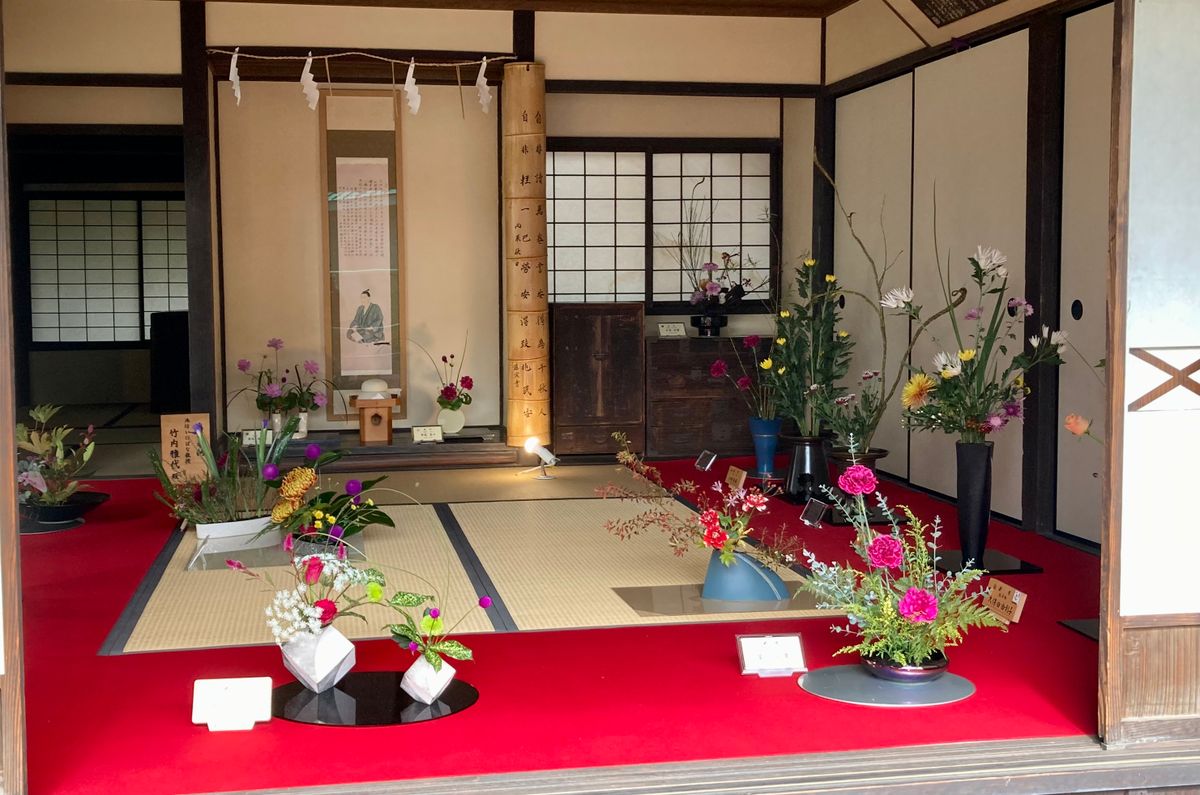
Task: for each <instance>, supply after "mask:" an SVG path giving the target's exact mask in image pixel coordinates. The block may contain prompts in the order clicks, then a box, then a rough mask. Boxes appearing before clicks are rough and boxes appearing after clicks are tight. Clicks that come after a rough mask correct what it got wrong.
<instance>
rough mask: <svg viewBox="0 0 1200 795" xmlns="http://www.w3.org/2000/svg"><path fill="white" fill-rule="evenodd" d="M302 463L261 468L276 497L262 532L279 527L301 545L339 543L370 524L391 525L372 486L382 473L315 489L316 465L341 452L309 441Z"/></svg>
mask: <svg viewBox="0 0 1200 795" xmlns="http://www.w3.org/2000/svg"><path fill="white" fill-rule="evenodd" d="M304 457H305V464H304V466H299V467H296V468H294V469H292V470H290V471H289V472H287V473H286V474H282V475H281V473H280V472H279V470H278V467H272V468H270V469H268V470H267V471H266V472H265V473H264V477H267V476H271V480H269V481H268V482H269V483H270V484H271V485H273V486H275V488H276V489H277V490H278V491H277V496H276V500H275V505H274V507H273V508H272V509H271V521H270V523H269V524H268V525H267V526H266V528H264V530H263V532H268V531H271V530H278V531H279V533H280V534H281V535H282V536H284V538H291V539H293V540H294V541H295V542H297V543H300V544H312V545H323V546H329V547H332V546H336V547H337V548H338V549H339V550H341V549H342V548H343V547H342V545H343V544H344V543H345V539H347V538H351V537H353V536H355V535H358V534H359V533H361V532H362V531H363V530H365V529H366V528H367V527H369V526H371V525H382V526H384V527H395V526H396V523H395V522H394V521H393V520H392V517H391V516H389V515H388V514H387V513H386V512H384V511H383V510H381V509H380V508H379V507H378V506H376V505H375V500H374V498H372V497H371V496H370V495H371V491H372V489H374V488H375V487H376V486H378V485H379V483H381V482H382V481H383V480H384V479H385V478H386V476H381V477H378V478H375V479H373V480H367V481H362V480H347V481H346V484H345V486H344V487H343V488H342V489H340V490H322V491H316V492H315V493H313V494H312V496H308V495H309V492H310V491H313V489H314V488H315V487H316V486H317V485H318V482H319V480H320V469H321V467H322V466H326V465H328V464H330V463H332V462H334V461H336V460H337V459H338V458H340V457H341V453H340V452H339V451H328V452H324V451H322V450H321V447H320V445H316V444H310V445H308V446H307V447H306V448H305V451H304Z"/></svg>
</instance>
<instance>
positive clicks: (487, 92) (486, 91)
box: [475, 58, 492, 113]
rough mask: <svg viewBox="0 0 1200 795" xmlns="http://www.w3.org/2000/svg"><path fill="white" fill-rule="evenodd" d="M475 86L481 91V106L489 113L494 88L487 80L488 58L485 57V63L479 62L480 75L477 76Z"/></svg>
mask: <svg viewBox="0 0 1200 795" xmlns="http://www.w3.org/2000/svg"><path fill="white" fill-rule="evenodd" d="M475 88H476V90H477V91H479V107H481V108H483V112H484V113H487V112H488V108H489V107H491V104H492V89H491V87H489V86H488V82H487V58H484V59H483V63H481V64H479V76H478V77H476V78H475Z"/></svg>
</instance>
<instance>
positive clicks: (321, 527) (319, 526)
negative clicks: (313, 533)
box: [313, 519, 325, 530]
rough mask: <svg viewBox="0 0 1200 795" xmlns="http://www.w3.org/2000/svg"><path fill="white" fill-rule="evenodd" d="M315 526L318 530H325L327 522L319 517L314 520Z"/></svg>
mask: <svg viewBox="0 0 1200 795" xmlns="http://www.w3.org/2000/svg"><path fill="white" fill-rule="evenodd" d="M313 527H315V528H316V529H318V530H324V529H325V523H324V522H322V521H321V520H320V519H317V520H316V521H314V522H313Z"/></svg>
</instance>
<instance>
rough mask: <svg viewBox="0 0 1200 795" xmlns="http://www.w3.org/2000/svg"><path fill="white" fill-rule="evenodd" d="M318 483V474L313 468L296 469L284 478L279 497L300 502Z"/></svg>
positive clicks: (280, 485)
mask: <svg viewBox="0 0 1200 795" xmlns="http://www.w3.org/2000/svg"><path fill="white" fill-rule="evenodd" d="M316 482H317V473H316V472H315V471H314V470H313V469H312V468H311V467H296V468H295V469H293V470H292V471H291V472H289V473H287V475H285V476H284V478H283V482H282V483H280V484H279V496H281V497H283V498H284V499H288V500H298V499H300V498H301V497H303V496H304V493H305V492H306V491H308V490H309V489H311V488H312V487H313V484H314V483H316Z"/></svg>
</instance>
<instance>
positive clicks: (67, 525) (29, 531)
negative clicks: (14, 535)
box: [21, 517, 84, 536]
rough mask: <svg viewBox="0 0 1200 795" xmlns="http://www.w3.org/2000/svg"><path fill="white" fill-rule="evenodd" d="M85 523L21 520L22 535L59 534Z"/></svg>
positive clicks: (79, 521)
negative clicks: (61, 531)
mask: <svg viewBox="0 0 1200 795" xmlns="http://www.w3.org/2000/svg"><path fill="white" fill-rule="evenodd" d="M83 523H84V520H83V519H70V520H68V521H66V522H39V521H38V520H37V519H29V518H27V517H22V518H21V535H23V536H28V535H37V534H39V533H57V532H59V531H60V530H71V529H72V528H75V527H79V526H80V525H82V524H83Z"/></svg>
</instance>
